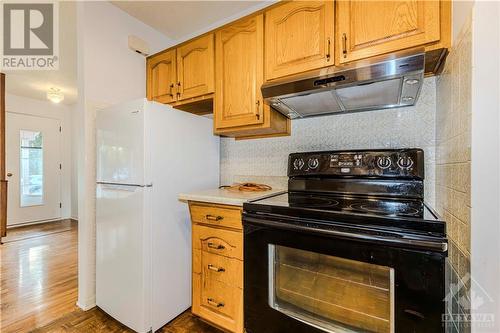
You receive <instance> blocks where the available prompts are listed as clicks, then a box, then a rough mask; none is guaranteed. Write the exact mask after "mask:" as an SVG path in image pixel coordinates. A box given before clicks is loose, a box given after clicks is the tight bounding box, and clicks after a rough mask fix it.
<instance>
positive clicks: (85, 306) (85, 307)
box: [76, 301, 97, 311]
mask: <svg viewBox="0 0 500 333" xmlns="http://www.w3.org/2000/svg"><path fill="white" fill-rule="evenodd" d="M76 306H78V307H79V308H80V309H82V310H83V311H88V310H90V309H93V308H95V307H96V306H97V304H95V302H89V304H82V303H81V302H80V301H78V302H76Z"/></svg>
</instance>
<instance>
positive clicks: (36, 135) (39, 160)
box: [20, 130, 44, 207]
mask: <svg viewBox="0 0 500 333" xmlns="http://www.w3.org/2000/svg"><path fill="white" fill-rule="evenodd" d="M20 139H21V154H20V156H21V160H20V193H21V207H27V206H36V205H43V183H44V182H43V137H42V132H34V131H26V130H21V131H20Z"/></svg>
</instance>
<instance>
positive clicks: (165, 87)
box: [146, 50, 177, 103]
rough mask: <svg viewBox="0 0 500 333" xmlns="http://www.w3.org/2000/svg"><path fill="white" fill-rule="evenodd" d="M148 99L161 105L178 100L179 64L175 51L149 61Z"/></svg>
mask: <svg viewBox="0 0 500 333" xmlns="http://www.w3.org/2000/svg"><path fill="white" fill-rule="evenodd" d="M146 67H147V87H146V90H147V97H148V99H149V100H153V101H157V102H160V103H171V102H173V101H175V100H176V93H175V86H176V84H177V69H176V67H177V62H176V57H175V50H170V51H167V52H163V53H161V54H158V55H157V56H155V57H153V58H149V59H148V60H147V66H146Z"/></svg>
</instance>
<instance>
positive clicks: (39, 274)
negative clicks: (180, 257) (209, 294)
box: [0, 220, 222, 333]
mask: <svg viewBox="0 0 500 333" xmlns="http://www.w3.org/2000/svg"><path fill="white" fill-rule="evenodd" d="M4 241H5V243H4V244H3V245H1V246H0V252H1V254H0V255H1V275H0V279H1V292H0V303H1V313H0V332H2V333H13V332H39V333H42V332H43V333H48V332H54V333H55V332H82V333H84V332H85V333H90V332H111V333H112V332H127V333H128V332H130V333H132V332H133V331H131V330H130V329H128V328H127V327H125V326H123V325H121V324H120V323H119V322H117V321H116V320H114V319H113V318H111V317H110V316H108V315H107V314H106V313H104V312H103V311H102V310H100V309H99V308H97V307H96V308H94V309H92V310H89V311H82V310H80V309H79V308H77V307H76V305H75V304H76V300H77V295H78V291H77V290H78V289H77V288H78V281H77V269H78V266H77V248H78V246H77V244H78V243H77V242H78V229H77V222H76V221H72V220H64V221H60V222H51V223H47V224H40V225H33V226H26V227H20V228H15V229H11V230H9V232H8V237H6V238H4ZM159 332H163V333H222V332H221V331H219V330H217V329H215V328H213V327H211V326H209V325H208V324H206V323H204V322H203V321H201V320H199V319H198V318H196V317H194V316H192V315H191V313H190V312H189V311H186V312H184V313H183V314H181V315H180V316H179V317H177V318H176V319H174V320H173V321H172V322H170V323H169V324H167V325H165V326H164V327H163V328H162V329H161V330H160V331H159Z"/></svg>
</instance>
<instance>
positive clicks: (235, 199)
mask: <svg viewBox="0 0 500 333" xmlns="http://www.w3.org/2000/svg"><path fill="white" fill-rule="evenodd" d="M284 192H286V190H283V189H274V188H273V189H272V190H269V191H264V192H236V191H229V190H227V189H210V190H204V191H197V192H191V193H181V194H179V200H182V201H198V202H209V203H216V204H221V205H233V206H243V203H245V202H247V201H250V200H257V199H262V198H266V197H269V196H272V195H275V194H279V193H284Z"/></svg>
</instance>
